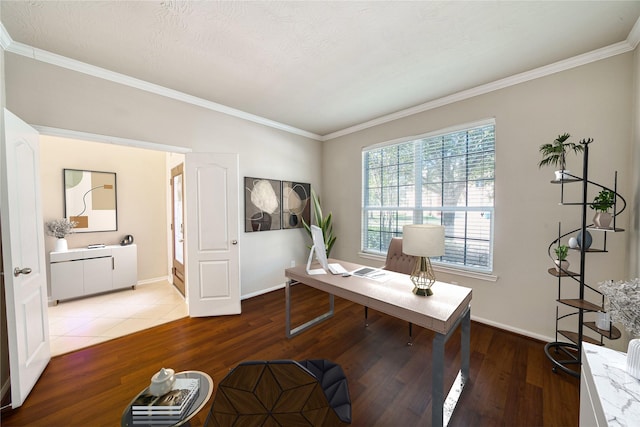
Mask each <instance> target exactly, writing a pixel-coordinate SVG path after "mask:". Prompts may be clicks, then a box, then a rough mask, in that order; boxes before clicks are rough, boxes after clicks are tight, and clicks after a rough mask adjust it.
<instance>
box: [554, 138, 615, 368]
mask: <svg viewBox="0 0 640 427" xmlns="http://www.w3.org/2000/svg"><path fill="white" fill-rule="evenodd" d="M591 142H592V140H591V139H588V140H583V141H580V144H581V145H582V146H583V147H584V151H583V153H584V154H583V160H582V164H583V165H582V177H579V176H575V175H570V174H569V175H568V177H564V176H563V177H562V179H561V180H557V181H551V183H552V184H559V185H560V204H561V205H578V206H580V207H581V225H580V228H577V229H574V230H571V231H568V232H565V233H563V232H562V223H561V222H560V223H558V237H557V238H556V239H555V240H554V241H552V242H551V244H550V245H549V247H548V250H547V252H548V254H549V258H550V259H551V260H552V262H553V260H554V256H553V255H552V254H553V253H554V248H555V247H556V246H558V245H560V244H561V241H562V239H563V238H566V237H567V236H570V235H573V234H575V233H576V232H580V233H581V236H582V240H583V241H582V243H583V244H581V245H580V246H579V247H578V248H576V250H579V251H580V271H577V272H574V271H570V270H569V269H566V270H565V269H562V268H560V267H557V268H556V267H554V268H550V269H549V270H548V272H549V274H551V275H552V276H555V277H557V282H558V297H557V300H556V301H557V305H556V336H555V341H553V342H550V343H547V344H546V345H545V347H544V352H545V354H546V356H547V358H549V360H550V361H551V362H552V370H553V372H557V370H558V369H560V370H561V371H563V372H566V373H567V374H569V375H572V376H574V377H577V378H579V377H580V367H581V365H582V343H583V342H585V341H586V342H589V343H592V344H596V345H604V341H603V339H604V338H607V339H610V340H615V339H618V338H620V336H621V334H620V331H619V330H618V329H617V328H616V327H615V326H613V324H611V326H610V328H609V329H608V330H603V329H599V328H598V327H597V326H596V323H595V321H592V320H591V321H589V320H587V319H586V317H590V313H595V312H598V311H602V312H603V311H604V295H603V294H602V293H601V292H600V291H599V290H598V289H596V288H594V287H593V286H590V285H588V284H587V283H586V282H585V266H586V262H587V255H588V254H592V253H596V254H597V253H600V254H601V253H607V252H608V251H607V234H608V233H610V232H614V233H615V232H621V231H624V230H622V229H620V228H617V227H616V217H617V216H618V215H619V214H620V213H622V211H624V209H625V208H626V201H625V200H624V198H623V197H622V196H621V195H620V194H618V192H617V181H618V174H617V172H616V173H615V175H614V187H613V189H611V188H607V187H605V186H603V185H601V184H598V183H596V182H592V181H589V179H588V174H589V144H591ZM580 183H581V184H582V197H581V200H579V201H577V202H571V201H566V200H565V191H564V186H565V185H574V184H575V185H578V184H580ZM590 187H597V188H599V189H602V190H610V191H613V193H614V194H615V198H614V205H613V226H612V227H611V228H606V229H605V228H598V227H595V226H594V224H589V223H588V222H587V208H588V207H589V205H590V202H589V201H588V200H589V199H588V198H587V197H588V190H589V188H590ZM587 231H595V232H603V233H605V234H604V236H603V239H602V240H603V242H602V247H601V248H595V249H594V248H590V247H589V248H585V247H584V246H586V245H585V244H584V243H585V241H586V235H587ZM554 264H555V263H554ZM567 282H568V283H567ZM576 286H577V287H578V289H577V291H578V292H577V293H578V297H577V298H576V297H572V298H571V297H566V294H569V293H573V294H574V295H575V293H576ZM561 307H565V308H567V309H568V313H566V314H561V312H560V308H561ZM574 319H575V322H572V321H573V320H574ZM561 323H562V324H563V325H566V324H571V325H572V326H573V328H571V329H565V328H561V325H560V324H561ZM585 328H586V329H585ZM585 331H591V335H596V336H597V338H593V336H591V335H589V334H585Z"/></svg>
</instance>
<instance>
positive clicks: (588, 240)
mask: <svg viewBox="0 0 640 427" xmlns="http://www.w3.org/2000/svg"><path fill="white" fill-rule="evenodd" d="M591 242H593V238H592V237H591V233H589V232H588V231H585V234H584V246H583V243H582V231H580V232H579V233H578V246H580V247H581V248H582V247H584V248H585V249H589V248H590V247H591Z"/></svg>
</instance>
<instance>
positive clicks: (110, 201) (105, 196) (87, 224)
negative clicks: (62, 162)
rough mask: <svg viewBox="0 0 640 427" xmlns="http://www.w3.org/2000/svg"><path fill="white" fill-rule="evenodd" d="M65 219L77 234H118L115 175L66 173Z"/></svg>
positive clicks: (88, 172)
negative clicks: (72, 223) (99, 232)
mask: <svg viewBox="0 0 640 427" xmlns="http://www.w3.org/2000/svg"><path fill="white" fill-rule="evenodd" d="M63 173H64V216H65V218H68V219H69V220H71V221H75V222H76V223H77V224H76V226H75V228H74V230H75V232H76V233H88V232H94V231H116V230H118V211H117V197H116V174H115V173H114V172H96V171H88V170H78V169H64V171H63Z"/></svg>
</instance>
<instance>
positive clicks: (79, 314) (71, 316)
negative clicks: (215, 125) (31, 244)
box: [40, 132, 188, 355]
mask: <svg viewBox="0 0 640 427" xmlns="http://www.w3.org/2000/svg"><path fill="white" fill-rule="evenodd" d="M40 145H41V182H42V188H43V191H42V199H43V202H42V203H43V214H44V215H43V216H44V219H45V220H49V219H54V218H61V217H62V216H63V215H64V209H63V208H64V206H63V201H64V197H63V195H64V190H63V180H62V169H63V168H65V167H74V168H82V169H87V170H97V171H107V172H114V173H116V179H117V186H118V194H117V197H118V200H117V203H118V204H117V206H118V230H117V231H115V232H99V233H98V232H92V233H78V232H76V233H73V234H72V235H70V236H69V237H68V241H69V247H76V248H77V247H85V246H87V245H89V244H92V243H104V244H107V245H109V244H118V243H119V242H120V240H122V238H123V236H125V235H127V234H131V235H133V236H134V238H135V243H136V244H138V247H139V248H140V247H144V248H145V249H144V251H141V250H139V251H138V271H139V276H138V286H137V289H135V290H131V291H130V290H124V291H119V292H112V293H108V294H103V295H99V296H96V297H90V298H83V299H78V300H69V301H63V302H61V303H60V304H58V306H55V307H49V331H50V337H51V348H52V354H54V355H57V354H62V353H67V352H69V351H73V350H77V349H79V348H84V347H86V346H87V345H91V344H94V343H97V342H100V341H104V340H107V339H111V338H113V337H115V336H120V335H122V334H126V333H133V332H136V331H139V330H142V329H146V328H148V327H150V326H154V325H156V324H160V323H166V322H167V321H170V320H174V319H176V318H181V317H185V316H187V315H188V311H187V308H186V301H184V296H183V295H182V294H180V293H179V292H178V291H177V290H176V288H174V286H173V285H172V283H171V258H172V250H171V231H170V223H171V210H172V207H171V202H170V200H171V198H170V197H171V191H170V188H169V185H168V184H169V180H170V177H171V169H172V168H173V167H175V166H176V165H178V164H181V163H183V162H184V154H183V153H176V152H171V151H164V150H152V149H147V148H145V147H137V146H131V145H129V146H125V145H120V144H113V143H111V144H106V143H104V142H102V141H95V140H87V139H85V138H77V137H75V136H74V135H73V133H72V132H71V135H69V136H68V137H67V136H64V137H53V136H50V135H46V134H41V136H40ZM54 240H55V239H53V238H51V237H45V242H46V244H47V247H46V248H45V252H46V253H48V252H49V251H50V250H52V244H53V243H54Z"/></svg>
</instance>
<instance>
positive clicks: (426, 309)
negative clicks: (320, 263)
mask: <svg viewBox="0 0 640 427" xmlns="http://www.w3.org/2000/svg"><path fill="white" fill-rule="evenodd" d="M329 262H338V263H340V264H342V265H343V266H344V268H346V269H347V270H348V271H353V270H356V269H357V268H360V267H362V266H361V265H358V264H353V263H350V262H346V261H336V260H330V261H329ZM305 267H306V266H304V265H300V266H297V267H292V268H288V269H286V270H285V276H286V277H288V278H289V279H291V280H290V281H287V283H286V287H285V298H286V327H285V328H286V334H287V337H288V338H291V337H293V336H295V335H297V334H299V333H301V332H303V331H305V330H306V329H308V328H310V327H312V326H313V325H315V324H317V323H319V322H321V321H323V320H326V319H328V318H329V317H331V316H333V310H334V300H333V298H334V295H337V296H339V297H341V298H344V299H347V300H349V301H353V302H355V303H357V304H362V305H364V306H366V307H371V308H373V309H374V310H378V311H381V312H383V313H386V314H389V315H391V316H394V317H397V318H398V319H402V320H406V321H408V322H411V323H413V324H415V325H418V326H422V327H424V328H427V329H430V330H432V331H434V332H436V336H435V337H434V339H433V350H432V364H433V375H432V386H431V388H432V399H433V405H432V425H433V426H434V427H436V426H443V425H447V424H448V422H449V419H450V418H451V415H452V414H453V411H454V409H455V406H456V403H457V402H458V398H459V397H460V394H461V393H462V390H463V388H464V385H465V383H466V381H467V380H468V378H469V347H470V325H471V317H470V316H471V308H470V303H471V289H469V288H464V287H462V286H456V285H451V284H448V283H443V282H436V283H434V285H433V287H432V290H433V295H432V296H430V297H421V296H416V295H414V294H413V293H412V292H411V291H412V289H413V283H411V279H410V278H409V276H408V275H406V274H401V273H394V272H387V273H388V275H389V279H388V280H386V281H384V282H379V281H375V280H370V279H366V278H362V277H357V276H350V277H342V276H340V275H333V274H321V275H313V276H310V275H308V274H307V272H306V268H305ZM293 282H300V283H304V284H305V285H308V286H311V287H313V288H316V289H319V290H322V291H325V292H327V293H328V294H329V311H327V312H326V313H324V314H322V315H321V316H318V317H316V318H315V319H312V320H310V321H308V322H306V323H304V324H302V325H300V326H297V327H295V328H293V329H292V328H291V290H290V286H291V284H292V283H293ZM458 325H460V327H461V332H462V333H461V340H462V343H461V365H462V366H461V369H460V371H459V372H458V376H457V378H456V380H455V381H454V383H453V385H452V387H451V389H450V391H449V393H448V395H447V397H446V399H445V394H444V345H445V343H446V341H447V340H448V339H449V337H450V336H451V335H452V333H453V331H454V330H455V329H456V328H457V326H458Z"/></svg>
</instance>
